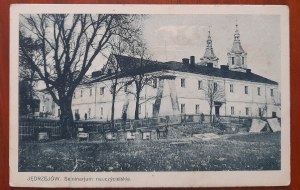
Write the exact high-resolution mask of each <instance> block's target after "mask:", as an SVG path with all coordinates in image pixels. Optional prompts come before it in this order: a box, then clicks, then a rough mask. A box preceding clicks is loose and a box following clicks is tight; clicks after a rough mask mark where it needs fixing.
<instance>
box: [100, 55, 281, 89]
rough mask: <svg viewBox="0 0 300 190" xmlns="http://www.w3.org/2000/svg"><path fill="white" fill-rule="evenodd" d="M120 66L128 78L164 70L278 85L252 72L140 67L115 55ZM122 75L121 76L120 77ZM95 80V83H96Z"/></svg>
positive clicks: (165, 64)
mask: <svg viewBox="0 0 300 190" xmlns="http://www.w3.org/2000/svg"><path fill="white" fill-rule="evenodd" d="M114 56H115V58H116V60H117V62H118V64H120V68H121V71H123V72H121V73H120V74H119V76H118V77H126V76H132V75H136V74H140V73H150V72H155V71H163V70H172V71H178V72H186V73H194V74H201V75H207V76H213V77H220V78H228V79H235V80H241V81H251V82H259V83H266V84H274V85H277V84H278V83H277V82H275V81H273V80H270V79H267V78H265V77H262V76H260V75H257V74H255V73H252V72H248V73H246V72H239V71H231V70H228V69H220V68H213V67H208V66H202V65H194V66H191V65H190V64H189V65H186V64H182V63H181V62H176V61H169V62H158V61H152V60H147V61H143V62H144V63H143V64H144V65H143V66H140V64H141V62H140V59H138V58H135V57H129V56H123V55H114ZM120 75H121V76H120ZM101 78H102V79H105V78H106V79H108V78H110V77H103V76H102V77H101ZM96 81H97V80H95V81H94V82H96Z"/></svg>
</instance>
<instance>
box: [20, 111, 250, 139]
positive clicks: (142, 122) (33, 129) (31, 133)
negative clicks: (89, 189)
mask: <svg viewBox="0 0 300 190" xmlns="http://www.w3.org/2000/svg"><path fill="white" fill-rule="evenodd" d="M211 118H212V121H213V122H216V123H227V124H228V123H229V124H230V123H232V124H239V125H244V126H245V125H246V126H247V127H250V125H251V121H252V119H253V118H252V117H232V116H210V115H203V114H194V115H187V114H181V115H175V116H174V115H173V116H160V117H157V118H145V119H139V120H126V121H122V120H116V121H115V122H114V125H112V124H111V123H110V122H103V121H88V120H82V121H75V122H74V123H75V128H76V129H77V128H84V131H86V132H88V133H105V132H106V131H109V130H128V129H139V128H152V129H155V128H157V127H162V126H166V125H168V126H172V125H178V124H192V123H210V120H211ZM41 131H43V132H48V134H49V136H50V138H60V137H61V123H60V122H59V120H53V119H29V118H20V120H19V140H25V139H36V135H37V133H38V132H41Z"/></svg>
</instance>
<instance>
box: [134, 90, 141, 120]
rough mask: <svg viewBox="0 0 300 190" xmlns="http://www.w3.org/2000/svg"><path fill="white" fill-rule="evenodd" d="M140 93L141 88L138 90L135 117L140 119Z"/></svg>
mask: <svg viewBox="0 0 300 190" xmlns="http://www.w3.org/2000/svg"><path fill="white" fill-rule="evenodd" d="M140 93H141V92H140V90H137V91H136V101H135V113H134V119H139V106H140Z"/></svg>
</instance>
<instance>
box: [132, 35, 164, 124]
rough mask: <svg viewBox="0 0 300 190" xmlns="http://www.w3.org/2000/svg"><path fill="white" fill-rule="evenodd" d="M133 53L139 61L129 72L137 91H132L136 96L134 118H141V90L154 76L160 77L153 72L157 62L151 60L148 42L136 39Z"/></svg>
mask: <svg viewBox="0 0 300 190" xmlns="http://www.w3.org/2000/svg"><path fill="white" fill-rule="evenodd" d="M131 55H133V56H134V57H136V58H137V59H138V62H137V63H136V64H135V66H134V68H131V71H129V73H130V76H131V78H132V81H130V83H133V84H134V87H135V92H130V93H132V94H133V95H134V96H135V112H134V118H135V119H139V111H140V98H141V92H142V90H143V88H144V87H145V86H146V85H149V84H150V83H151V81H152V80H153V79H154V78H157V77H158V76H156V75H155V74H154V73H151V72H153V71H154V69H153V68H155V65H156V64H157V62H156V61H152V60H151V56H150V55H149V54H148V52H147V47H146V44H145V43H144V42H143V41H142V40H138V41H136V42H135V43H134V44H133V45H132V46H131Z"/></svg>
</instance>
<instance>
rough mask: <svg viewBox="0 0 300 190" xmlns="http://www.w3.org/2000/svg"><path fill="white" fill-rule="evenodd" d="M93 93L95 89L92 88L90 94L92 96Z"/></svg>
mask: <svg viewBox="0 0 300 190" xmlns="http://www.w3.org/2000/svg"><path fill="white" fill-rule="evenodd" d="M92 95H93V89H92V88H90V96H92Z"/></svg>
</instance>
